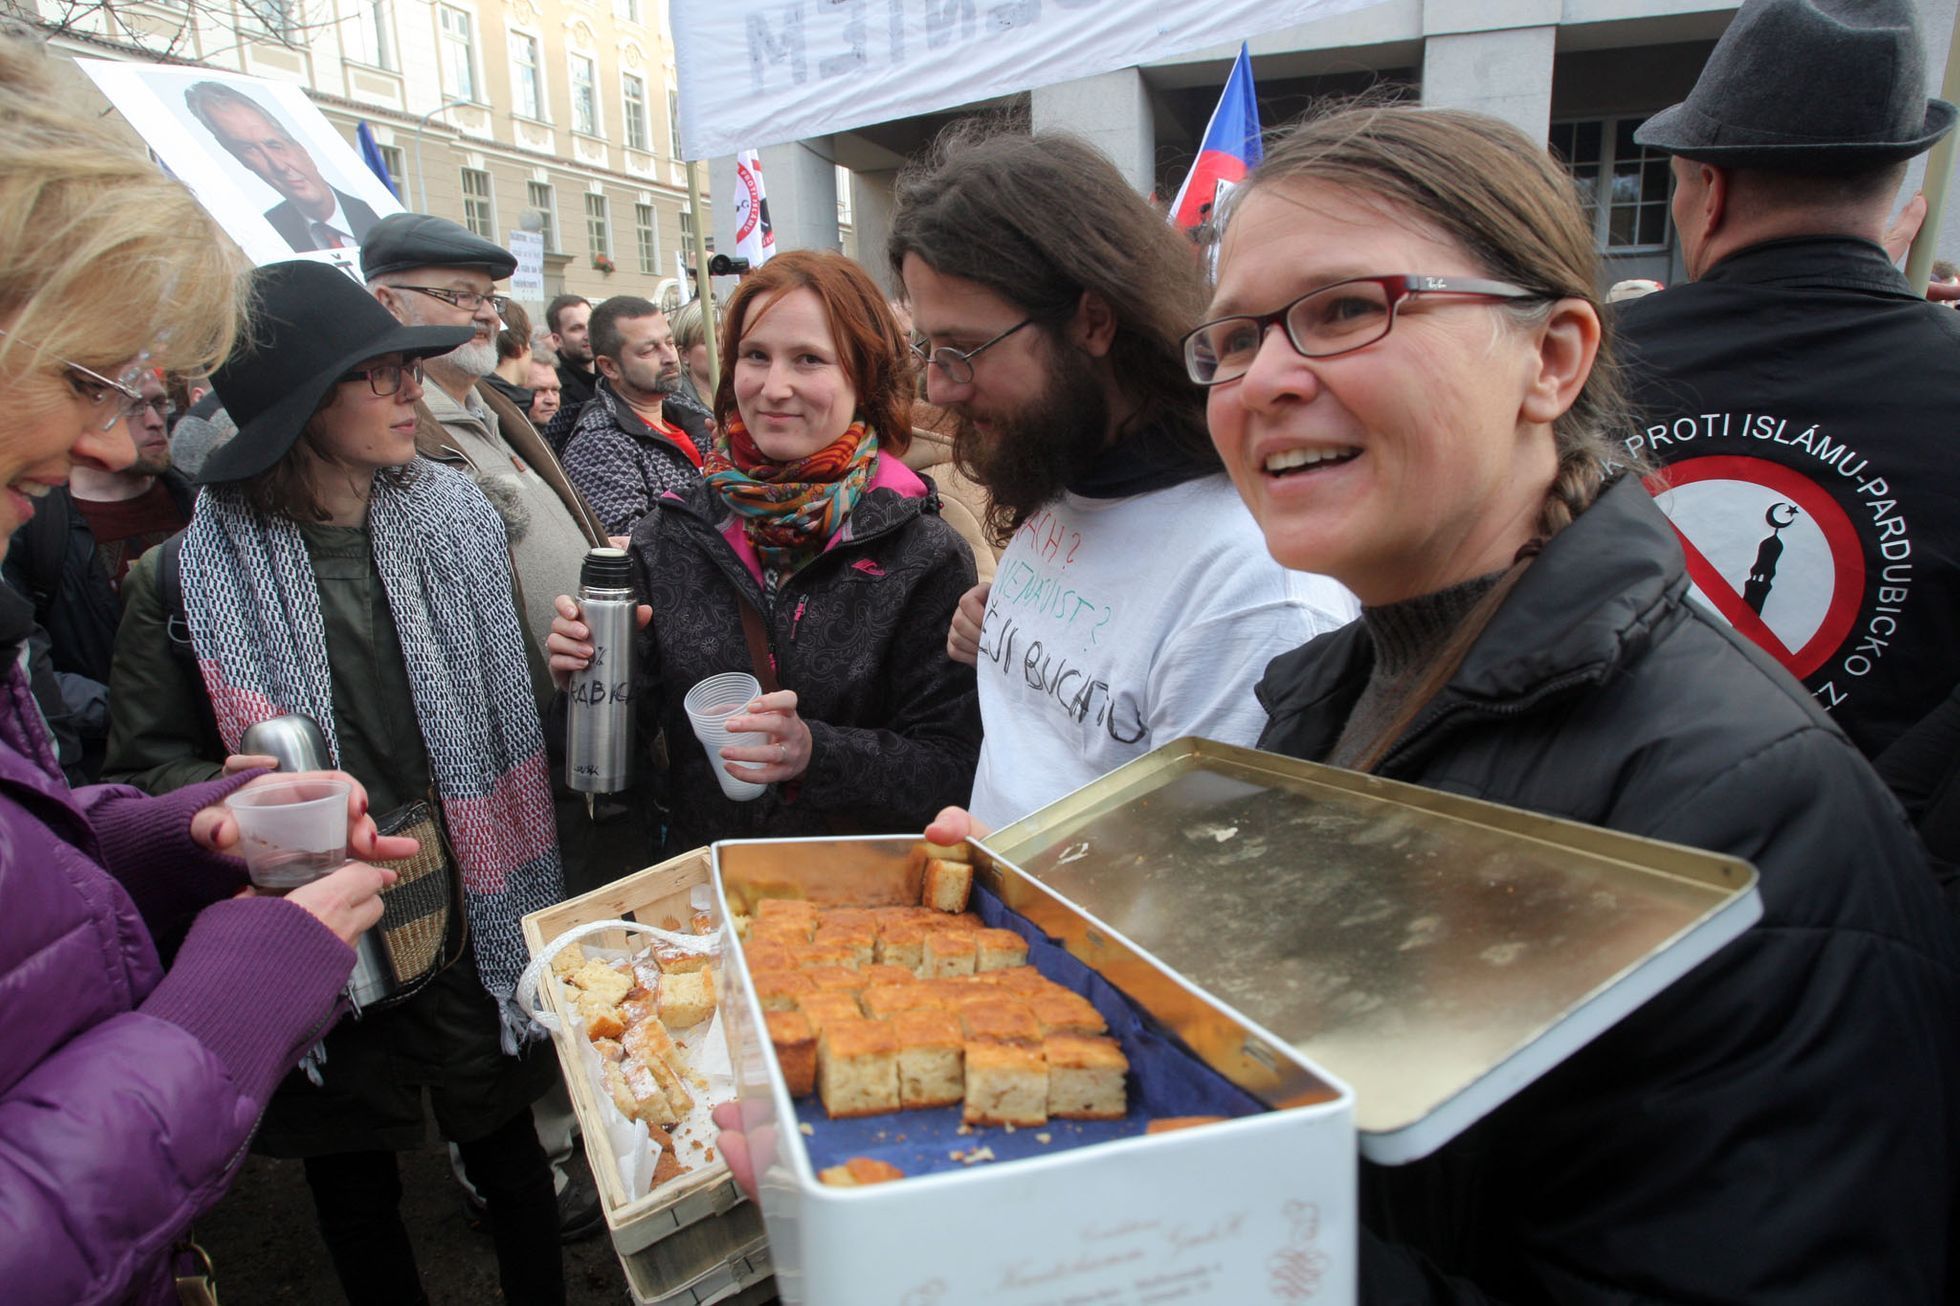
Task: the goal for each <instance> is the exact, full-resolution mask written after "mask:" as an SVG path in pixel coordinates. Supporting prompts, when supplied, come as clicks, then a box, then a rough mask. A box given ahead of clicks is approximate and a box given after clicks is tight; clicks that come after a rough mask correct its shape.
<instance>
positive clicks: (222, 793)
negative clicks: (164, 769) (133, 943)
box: [75, 771, 266, 937]
mask: <svg viewBox="0 0 1960 1306" xmlns="http://www.w3.org/2000/svg"><path fill="white" fill-rule="evenodd" d="M264 774H266V772H264V771H247V772H244V773H242V774H240V775H235V776H227V777H226V778H224V779H222V780H211V781H207V782H205V783H203V784H194V785H187V786H185V787H184V788H182V789H178V790H174V791H172V792H170V793H168V794H164V795H163V796H161V797H158V798H152V797H150V796H149V795H148V794H145V793H143V792H142V791H141V790H140V789H133V788H131V787H130V786H128V785H90V786H89V787H87V788H85V789H78V790H76V791H75V802H76V803H77V804H78V805H79V806H80V807H81V809H82V812H83V814H84V815H85V816H86V817H87V818H88V823H89V826H90V828H91V829H93V830H94V831H95V841H96V845H97V847H98V848H99V850H100V852H101V858H102V864H103V865H104V866H105V867H107V868H108V870H109V873H110V874H111V875H113V876H115V877H116V879H117V881H118V882H120V883H121V884H122V886H123V888H124V889H125V890H127V891H128V893H129V896H130V898H131V899H132V900H133V901H134V902H135V903H136V910H137V911H139V912H141V913H142V915H143V924H144V925H145V926H147V927H148V928H149V931H150V934H151V936H152V937H161V936H163V935H166V934H168V933H170V932H171V931H173V930H175V929H176V928H179V927H180V926H181V925H182V924H183V922H184V921H186V920H188V919H189V918H190V917H192V916H194V915H196V914H197V913H198V912H199V911H201V910H203V909H204V908H205V907H207V906H209V905H210V904H212V903H214V902H217V901H219V900H220V899H223V898H229V897H231V895H233V894H234V893H237V892H238V891H239V890H240V889H242V888H244V887H245V886H246V884H247V883H248V882H249V881H248V880H247V879H246V876H245V863H244V862H242V861H240V860H239V859H238V858H236V857H231V856H227V855H225V854H223V853H214V852H209V851H207V850H206V849H204V848H202V847H199V846H198V844H197V842H196V841H195V840H193V839H192V838H191V818H192V817H193V816H195V815H197V814H198V813H199V812H200V811H202V810H203V809H205V808H207V807H210V806H212V805H213V804H216V803H221V802H223V801H224V800H225V799H226V798H228V797H229V796H230V795H231V794H232V793H233V792H234V791H235V790H238V789H240V788H242V787H244V786H245V785H246V784H247V783H249V782H250V781H252V780H254V779H256V778H258V777H259V776H261V775H264Z"/></svg>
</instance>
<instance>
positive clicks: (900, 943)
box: [878, 921, 926, 974]
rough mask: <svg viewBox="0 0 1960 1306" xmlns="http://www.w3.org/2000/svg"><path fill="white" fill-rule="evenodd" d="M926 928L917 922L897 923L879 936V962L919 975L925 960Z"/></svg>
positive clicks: (885, 929)
mask: <svg viewBox="0 0 1960 1306" xmlns="http://www.w3.org/2000/svg"><path fill="white" fill-rule="evenodd" d="M925 943H926V927H925V926H923V925H921V924H919V923H918V922H917V921H895V922H893V923H891V924H889V925H886V926H885V927H884V929H883V930H881V931H880V932H879V934H878V962H879V964H881V965H886V966H897V967H899V968H900V969H903V970H908V971H912V972H913V973H915V974H916V973H917V972H918V970H919V966H920V963H921V962H922V961H923V960H924V950H925Z"/></svg>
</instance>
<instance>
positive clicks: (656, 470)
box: [553, 379, 703, 535]
mask: <svg viewBox="0 0 1960 1306" xmlns="http://www.w3.org/2000/svg"><path fill="white" fill-rule="evenodd" d="M669 407H670V405H668V404H666V403H664V402H663V403H662V405H661V415H662V417H663V418H666V416H667V411H668V408H669ZM553 422H554V424H555V423H556V419H555V418H554V419H553ZM702 447H703V446H701V445H700V444H698V443H697V444H696V450H697V452H698V451H700V449H701V448H702ZM560 459H561V460H562V461H563V462H564V464H565V475H567V476H569V477H571V479H572V484H573V485H575V486H577V487H578V492H579V493H580V494H583V495H584V496H585V499H586V502H588V503H590V504H591V505H592V510H593V511H594V512H596V513H598V514H599V517H600V519H601V520H602V521H604V522H605V524H606V530H607V531H608V532H609V533H611V534H613V535H630V534H632V532H633V527H634V525H635V524H636V523H638V521H639V520H640V518H642V517H644V516H646V515H647V511H648V510H649V509H650V508H651V507H652V506H653V501H654V500H655V499H658V498H659V497H660V496H661V495H663V494H666V493H667V492H668V491H670V490H672V491H677V492H685V491H686V489H687V487H688V486H690V485H693V484H696V483H698V482H699V481H700V479H701V471H700V468H699V467H697V466H696V465H695V462H694V460H693V459H691V458H689V457H688V456H687V455H686V454H685V453H683V452H682V451H681V447H680V446H679V445H678V444H676V443H674V441H673V439H672V438H671V437H669V436H667V435H665V434H664V433H662V432H660V431H656V430H655V429H654V428H653V427H651V426H648V425H647V424H646V423H645V422H644V421H642V420H641V419H640V415H639V414H638V413H636V412H634V411H633V410H632V408H630V407H629V406H628V405H627V403H626V401H625V400H624V399H621V398H620V397H619V394H618V392H617V391H615V390H614V389H613V388H612V385H611V383H610V382H608V381H605V380H603V379H602V380H600V382H599V390H598V393H596V394H595V395H593V396H592V402H590V403H588V404H587V405H586V406H585V409H584V411H583V412H581V413H580V414H579V418H578V422H577V424H576V425H575V426H573V427H572V434H571V438H570V439H568V440H566V442H565V448H564V452H563V453H562V454H561V455H560Z"/></svg>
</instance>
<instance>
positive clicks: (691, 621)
mask: <svg viewBox="0 0 1960 1306" xmlns="http://www.w3.org/2000/svg"><path fill="white" fill-rule="evenodd" d="M906 351H907V345H906V342H905V340H904V338H903V337H902V336H901V335H900V333H899V329H898V324H897V323H896V322H895V321H894V320H893V318H892V315H891V310H890V309H889V308H888V307H887V306H886V304H885V299H884V296H883V295H882V294H881V293H880V292H879V290H878V288H877V286H876V285H875V284H874V283H873V282H872V280H871V278H870V277H869V276H867V275H866V274H865V272H864V270H863V269H862V268H860V267H859V266H858V265H857V264H856V263H853V262H852V261H851V260H849V259H847V258H845V257H844V256H842V255H841V254H834V253H825V252H817V251H811V250H796V251H792V252H789V253H785V254H781V255H778V256H777V257H776V258H774V259H771V260H770V261H769V263H768V264H767V265H766V266H765V267H763V268H761V269H760V270H758V271H756V272H753V273H751V274H749V275H748V276H747V277H745V278H744V279H743V281H742V285H741V288H740V289H739V290H737V291H736V292H735V296H734V298H733V299H732V300H731V301H730V303H729V306H728V320H727V323H726V324H725V326H724V328H723V331H722V346H721V353H722V367H721V385H720V388H719V389H718V390H717V391H716V392H715V403H714V407H715V419H716V421H717V422H718V423H719V424H720V425H719V429H720V431H721V435H720V436H719V438H718V440H717V443H716V445H715V448H714V450H713V452H712V453H711V454H709V455H708V457H707V459H706V465H705V467H704V468H703V482H702V484H701V485H700V486H698V487H695V488H693V489H691V490H690V491H689V492H688V493H687V494H686V495H684V496H675V495H670V496H668V497H666V498H664V499H661V500H658V501H656V503H655V506H654V510H653V511H651V512H649V513H648V514H647V515H646V517H645V518H643V519H642V520H641V522H640V524H639V525H638V527H636V528H635V530H634V532H633V545H632V556H633V562H634V566H635V570H636V574H637V575H636V579H637V584H638V588H639V592H640V593H641V594H642V595H643V596H644V597H645V598H646V600H647V602H648V603H649V604H650V605H651V607H652V610H653V619H652V622H651V624H650V625H649V626H648V627H647V629H646V631H645V632H644V633H643V634H642V636H641V638H640V644H639V650H638V657H639V660H638V664H637V670H636V674H635V682H634V689H633V692H634V697H635V699H636V701H637V703H638V705H639V714H640V720H641V721H642V722H643V723H644V725H645V726H646V727H647V729H646V734H647V737H648V738H651V737H652V734H653V730H654V729H655V728H664V729H665V731H666V736H667V750H668V753H669V758H670V761H669V772H668V784H667V797H668V799H669V803H668V806H669V813H670V815H669V821H670V824H669V827H668V834H667V846H668V847H669V848H670V849H674V850H679V849H686V848H692V847H696V846H699V845H700V844H703V843H706V842H708V841H710V840H713V839H726V838H744V837H760V836H772V837H773V836H786V835H805V834H826V833H831V832H833V831H836V830H843V829H849V830H857V831H864V832H898V831H905V830H917V829H919V828H921V827H922V826H924V825H925V823H926V821H927V820H928V819H930V818H931V816H932V814H933V813H934V812H936V811H937V810H938V809H939V808H940V807H941V806H942V805H944V804H946V803H949V802H964V801H965V799H966V796H967V793H968V791H969V789H970V788H971V786H972V783H973V768H974V763H975V759H976V757H977V755H978V752H979V745H980V714H979V706H978V699H977V697H976V692H975V688H974V673H973V668H972V667H968V666H962V665H961V664H959V663H956V662H953V661H951V660H950V659H948V658H947V657H946V653H945V633H946V627H947V624H948V623H949V622H950V621H951V620H952V617H953V612H954V610H955V608H956V607H957V606H958V604H959V597H960V595H961V594H962V593H964V592H965V591H966V589H967V587H969V586H970V585H972V584H973V582H974V567H973V555H972V553H971V552H970V551H969V549H968V548H967V546H966V544H965V542H964V541H962V540H961V539H960V537H959V535H958V534H957V533H956V532H955V531H954V530H953V529H952V527H950V526H948V525H947V524H946V523H945V522H943V521H942V520H940V517H939V513H938V496H937V494H936V493H935V492H934V491H933V489H932V486H931V483H930V482H927V481H924V480H922V479H921V478H920V477H919V476H918V475H916V474H915V473H913V472H911V471H909V470H907V469H906V467H905V465H904V464H903V463H902V462H901V461H900V460H899V456H900V455H901V454H903V453H904V452H905V446H906V442H907V439H908V437H909V435H910V432H911V406H912V389H911V381H910V377H911V374H910V371H909V369H908V366H907V362H908V360H907V353H906ZM558 608H559V613H560V616H559V618H558V620H557V621H555V622H554V623H553V624H552V635H551V638H550V641H549V643H550V649H551V655H552V656H551V666H552V671H553V674H554V675H556V676H557V677H558V679H559V681H560V683H561V684H562V683H563V682H564V680H565V678H566V677H567V676H569V675H570V673H571V672H573V671H575V670H577V669H580V668H582V667H583V666H584V665H585V664H586V661H587V659H588V658H589V657H590V656H591V652H592V649H591V645H590V644H589V643H588V642H586V641H587V634H588V632H587V630H586V627H585V625H584V623H583V622H581V621H580V620H579V619H578V608H577V605H576V604H574V603H573V601H572V600H571V599H569V598H563V597H561V598H560V599H559V600H558ZM745 610H747V611H748V612H750V613H752V614H753V616H752V617H751V618H750V621H751V623H752V624H755V625H758V626H759V630H760V633H761V635H762V639H761V640H760V641H758V642H759V643H760V644H763V645H766V647H765V648H763V649H760V650H758V651H759V653H760V656H761V659H762V661H763V662H765V663H767V664H770V665H769V670H770V671H771V672H772V673H773V677H774V679H775V681H776V682H777V683H778V684H779V686H780V688H778V689H776V690H775V691H774V692H765V693H764V694H763V695H762V696H761V697H760V698H758V699H757V700H755V701H754V702H752V703H750V704H749V705H748V707H747V708H746V709H745V710H744V711H742V712H741V713H740V714H739V715H737V716H735V717H733V718H731V719H730V721H729V727H730V729H731V730H735V731H758V732H761V733H762V734H763V735H764V736H766V738H765V739H764V740H762V741H760V742H757V743H753V744H749V745H746V746H741V747H729V748H724V749H721V750H720V752H719V756H715V757H709V756H708V755H707V753H706V752H705V751H704V750H703V749H702V747H701V745H700V744H699V743H697V742H696V741H695V738H694V734H693V731H692V729H691V728H690V726H689V724H688V720H687V716H686V713H685V712H684V711H683V710H682V707H681V700H682V697H683V696H684V695H685V694H686V693H687V691H688V690H689V689H690V688H691V687H693V686H694V685H695V684H696V683H697V682H698V681H700V680H703V679H705V678H706V677H708V676H712V675H716V674H718V673H721V672H725V671H751V670H754V669H755V666H756V659H755V657H753V656H752V653H751V645H750V641H749V640H748V638H747V637H746V636H745V633H744V614H745ZM758 617H759V618H760V621H759V623H758V622H755V618H758ZM759 678H762V679H763V681H764V685H765V687H766V686H767V685H768V679H767V678H763V677H759ZM716 767H725V768H728V771H729V774H731V775H734V776H736V777H738V778H740V779H743V780H749V781H753V782H756V783H761V784H766V785H767V786H768V789H767V790H766V791H765V792H764V793H763V795H762V796H761V797H760V798H757V799H755V800H753V801H749V802H737V801H734V800H731V799H729V798H727V797H725V796H724V795H723V793H722V790H721V787H720V784H719V783H718V781H717V780H716V778H715V773H714V768H716Z"/></svg>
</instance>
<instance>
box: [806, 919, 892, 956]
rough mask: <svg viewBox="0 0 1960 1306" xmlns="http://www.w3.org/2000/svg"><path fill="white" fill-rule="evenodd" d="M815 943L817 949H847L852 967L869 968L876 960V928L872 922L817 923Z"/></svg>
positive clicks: (829, 921)
mask: <svg viewBox="0 0 1960 1306" xmlns="http://www.w3.org/2000/svg"><path fill="white" fill-rule="evenodd" d="M815 943H816V945H817V946H818V947H835V948H849V949H850V950H851V953H852V955H853V957H855V959H856V960H855V962H854V965H856V966H869V965H870V964H871V963H872V962H874V961H876V960H877V951H878V927H877V925H876V924H875V923H874V922H872V921H855V920H848V921H838V920H826V921H819V922H818V924H817V936H816V939H815Z"/></svg>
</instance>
